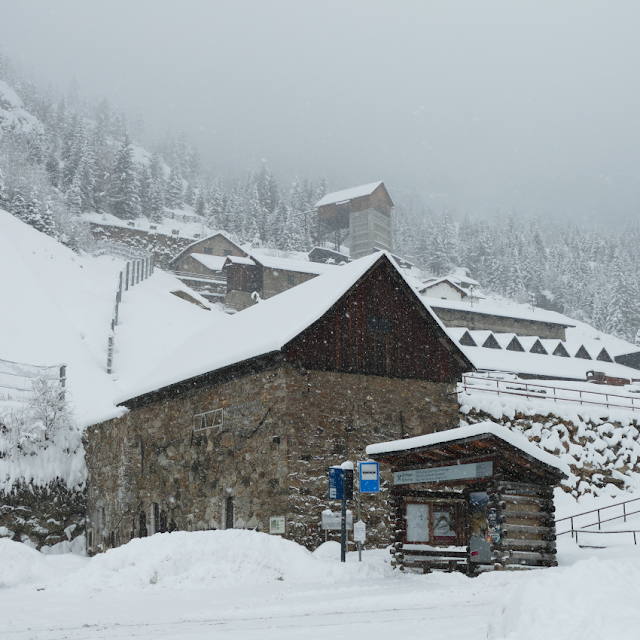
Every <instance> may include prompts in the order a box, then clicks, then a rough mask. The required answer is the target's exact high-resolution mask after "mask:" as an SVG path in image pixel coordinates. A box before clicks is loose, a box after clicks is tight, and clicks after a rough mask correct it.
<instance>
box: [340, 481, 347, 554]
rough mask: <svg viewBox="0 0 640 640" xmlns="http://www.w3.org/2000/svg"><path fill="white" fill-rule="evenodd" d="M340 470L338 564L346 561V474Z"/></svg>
mask: <svg viewBox="0 0 640 640" xmlns="http://www.w3.org/2000/svg"><path fill="white" fill-rule="evenodd" d="M345 472H346V469H343V470H342V518H341V519H340V562H346V561H347V474H346V473H345Z"/></svg>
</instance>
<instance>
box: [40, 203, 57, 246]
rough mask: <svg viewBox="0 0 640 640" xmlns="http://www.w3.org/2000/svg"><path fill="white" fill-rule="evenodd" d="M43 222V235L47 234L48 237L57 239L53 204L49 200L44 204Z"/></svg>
mask: <svg viewBox="0 0 640 640" xmlns="http://www.w3.org/2000/svg"><path fill="white" fill-rule="evenodd" d="M41 220H42V229H41V231H42V232H43V233H46V234H47V235H48V236H51V237H52V238H57V237H58V233H57V230H56V223H55V220H54V218H53V212H52V211H51V202H50V201H49V199H48V198H47V200H46V201H45V203H44V210H43V211H42V212H41Z"/></svg>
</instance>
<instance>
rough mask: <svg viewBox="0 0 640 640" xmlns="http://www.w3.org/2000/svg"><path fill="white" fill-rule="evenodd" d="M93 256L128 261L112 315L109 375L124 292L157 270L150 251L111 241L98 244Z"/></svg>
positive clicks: (120, 277)
mask: <svg viewBox="0 0 640 640" xmlns="http://www.w3.org/2000/svg"><path fill="white" fill-rule="evenodd" d="M93 255H111V256H116V257H118V258H123V259H124V260H126V261H127V264H126V265H125V268H124V269H122V271H120V273H119V274H118V290H117V292H116V300H115V304H114V306H113V313H112V315H111V331H110V332H109V338H108V341H107V373H112V372H113V351H114V347H115V330H116V327H117V326H118V318H119V314H120V303H121V302H122V293H123V290H124V291H128V290H129V287H133V286H135V285H136V284H138V283H139V282H142V281H143V280H146V279H147V278H148V277H149V276H151V275H153V272H154V269H155V264H154V256H153V254H152V253H149V252H148V251H144V250H142V249H134V248H132V247H129V246H127V245H124V244H120V243H119V242H111V241H103V242H100V243H98V248H97V249H96V251H94V252H93Z"/></svg>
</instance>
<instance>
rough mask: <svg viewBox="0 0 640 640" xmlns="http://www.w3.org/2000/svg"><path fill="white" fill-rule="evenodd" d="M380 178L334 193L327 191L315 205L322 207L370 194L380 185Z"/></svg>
mask: <svg viewBox="0 0 640 640" xmlns="http://www.w3.org/2000/svg"><path fill="white" fill-rule="evenodd" d="M381 184H382V180H379V181H378V182H372V183H371V184H364V185H362V186H361V187H353V188H352V189H344V190H343V191H335V192H334V193H328V194H327V195H326V196H325V197H324V198H321V199H320V200H318V202H316V204H315V206H316V207H324V206H325V205H328V204H336V203H338V202H347V201H348V200H353V199H354V198H362V196H370V195H371V194H372V193H373V192H374V191H375V190H376V189H377V188H378V187H379V186H380V185H381Z"/></svg>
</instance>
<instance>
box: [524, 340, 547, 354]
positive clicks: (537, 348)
mask: <svg viewBox="0 0 640 640" xmlns="http://www.w3.org/2000/svg"><path fill="white" fill-rule="evenodd" d="M529 353H539V354H540V355H543V356H548V355H549V354H548V352H547V350H546V349H545V348H544V347H543V346H542V342H540V340H536V341H535V342H534V343H533V346H532V347H531V349H529Z"/></svg>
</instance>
